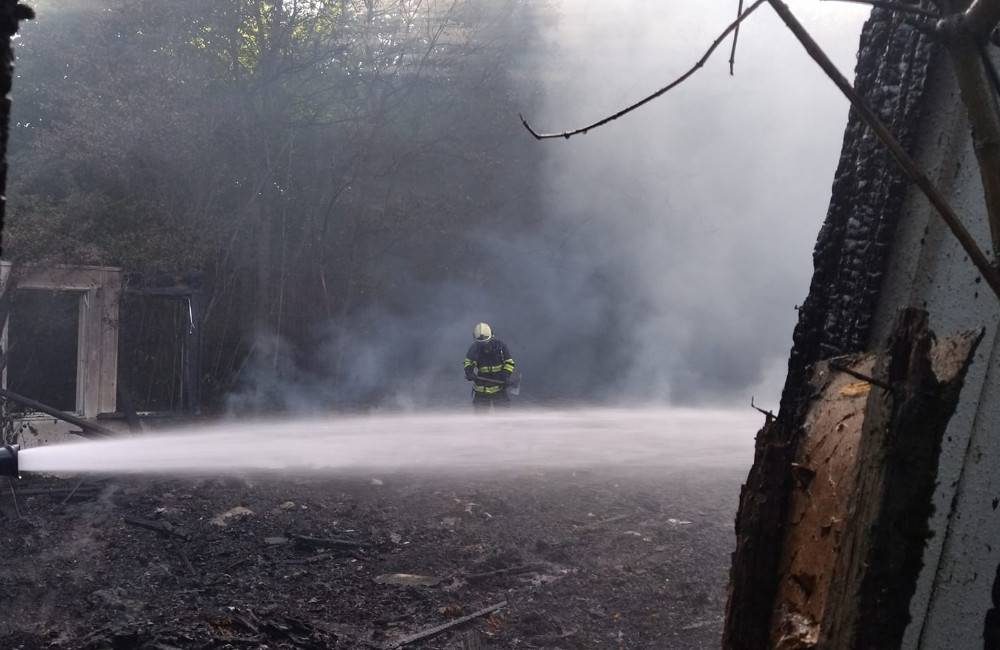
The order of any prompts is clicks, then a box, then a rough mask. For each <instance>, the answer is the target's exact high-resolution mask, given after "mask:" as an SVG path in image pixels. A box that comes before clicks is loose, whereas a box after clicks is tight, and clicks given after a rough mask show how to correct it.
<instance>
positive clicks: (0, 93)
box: [0, 0, 35, 253]
mask: <svg viewBox="0 0 1000 650" xmlns="http://www.w3.org/2000/svg"><path fill="white" fill-rule="evenodd" d="M34 17H35V12H34V11H32V10H31V8H30V7H27V6H25V5H22V4H18V3H17V0H0V253H3V225H4V219H5V218H6V215H7V141H8V139H9V137H10V101H11V100H10V90H11V86H12V85H13V81H14V48H13V46H12V45H11V42H10V41H11V37H13V36H14V34H16V33H17V30H18V27H19V24H20V22H21V21H22V20H31V19H32V18H34Z"/></svg>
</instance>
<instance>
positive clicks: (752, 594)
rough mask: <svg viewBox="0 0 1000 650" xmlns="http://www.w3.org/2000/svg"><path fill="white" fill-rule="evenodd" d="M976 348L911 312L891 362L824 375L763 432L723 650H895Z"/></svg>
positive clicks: (744, 497)
mask: <svg viewBox="0 0 1000 650" xmlns="http://www.w3.org/2000/svg"><path fill="white" fill-rule="evenodd" d="M981 336H982V332H981V331H979V332H973V333H966V334H962V335H958V336H954V337H950V338H947V339H944V340H943V341H941V342H935V340H934V336H933V334H931V332H930V331H929V330H928V329H927V314H926V313H925V312H923V311H918V310H912V309H908V310H904V311H902V312H900V317H899V320H898V322H897V325H896V327H895V329H894V332H893V334H892V336H891V338H890V340H889V342H888V343H887V344H886V347H885V349H884V351H882V352H880V353H878V354H876V355H871V354H867V355H865V354H859V355H853V356H851V357H843V358H839V359H837V360H835V361H831V362H822V363H820V364H817V366H816V367H814V368H813V371H812V374H811V376H810V379H808V380H807V381H805V382H804V383H803V386H802V387H801V394H802V395H804V396H805V397H803V398H802V399H801V400H799V401H798V402H795V403H794V404H793V405H792V406H793V407H794V408H787V407H788V405H787V404H786V408H783V410H782V413H781V414H779V416H778V418H777V419H776V420H775V421H774V422H773V423H771V424H769V425H765V427H764V429H763V430H762V431H761V433H760V434H759V438H758V450H757V458H756V459H755V462H754V468H753V471H752V472H751V475H750V478H749V479H748V481H747V484H746V485H745V486H744V489H743V493H742V494H741V499H740V512H739V516H738V518H737V524H736V530H737V549H736V552H735V554H734V556H733V569H732V574H731V579H730V599H729V604H728V611H727V620H726V629H725V636H724V641H723V643H724V647H726V648H746V649H750V648H754V649H761V648H781V649H782V650H797V649H806V648H814V647H823V648H856V649H858V650H860V649H862V648H896V647H899V644H900V642H901V640H902V635H903V631H904V630H905V627H906V625H907V623H908V618H909V615H908V609H909V602H910V598H911V596H912V595H913V591H914V589H915V585H916V580H917V574H918V573H919V570H920V568H921V561H922V554H923V549H924V544H925V542H926V539H927V537H928V535H929V530H928V520H929V518H930V515H931V511H932V505H931V504H932V496H933V492H934V485H935V480H936V478H937V467H938V457H939V454H940V450H941V439H942V436H943V435H944V431H945V428H946V426H947V424H948V421H949V420H950V418H951V415H952V413H953V412H954V409H955V405H956V404H957V402H958V397H959V392H960V390H961V386H962V382H963V380H964V377H965V373H966V371H967V369H968V366H969V364H970V363H971V360H972V356H973V353H974V352H975V348H976V345H977V344H978V342H979V339H980V338H981ZM868 373H871V374H872V375H874V376H871V375H869V374H868ZM858 377H864V378H866V379H865V380H861V381H859V380H858Z"/></svg>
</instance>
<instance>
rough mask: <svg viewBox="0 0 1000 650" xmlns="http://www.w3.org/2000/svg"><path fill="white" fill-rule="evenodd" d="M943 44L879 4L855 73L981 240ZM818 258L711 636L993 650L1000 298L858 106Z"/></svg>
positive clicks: (968, 140) (998, 625)
mask: <svg viewBox="0 0 1000 650" xmlns="http://www.w3.org/2000/svg"><path fill="white" fill-rule="evenodd" d="M941 50H942V48H940V46H938V45H936V44H935V43H933V42H932V41H931V40H930V38H929V37H928V36H927V35H926V34H925V33H923V32H921V31H919V30H917V29H915V28H914V27H913V26H912V25H911V24H908V23H907V22H906V21H905V20H904V19H903V14H900V13H892V12H889V11H886V10H883V9H875V10H874V11H873V14H872V17H871V19H870V20H869V21H868V23H867V24H866V25H865V28H864V30H863V33H862V38H861V47H860V53H859V58H858V65H857V71H856V72H857V79H856V84H855V87H856V89H857V90H858V92H859V93H860V94H861V95H862V96H863V97H864V99H865V101H866V102H867V104H868V105H869V106H871V107H872V108H873V109H874V110H875V112H876V113H878V114H879V116H880V117H881V119H882V120H883V121H884V122H885V123H886V124H887V125H888V126H889V127H890V128H891V130H892V131H893V133H894V134H895V135H896V137H897V138H898V139H899V140H900V141H901V143H902V144H903V145H904V146H905V147H906V148H907V149H908V150H909V151H910V152H911V153H912V154H913V155H914V157H915V158H916V159H917V160H918V162H919V163H920V165H921V166H922V168H923V169H924V170H925V171H926V172H927V173H928V175H929V176H931V177H932V178H933V179H934V181H935V183H936V184H937V185H938V187H939V188H940V189H941V190H942V191H944V192H945V193H946V195H947V198H948V200H949V202H950V203H951V205H952V206H953V207H954V208H955V209H956V210H957V212H958V213H959V214H960V215H961V217H962V219H963V221H964V223H965V226H966V227H967V228H968V229H969V230H970V231H971V232H972V234H973V235H974V236H975V237H976V239H977V240H978V241H979V242H980V243H981V247H982V248H983V249H984V250H992V245H991V243H990V229H989V224H988V219H987V209H986V205H985V202H984V200H983V185H982V181H981V179H980V175H979V167H978V161H977V157H976V155H975V152H974V149H973V142H972V135H971V133H970V127H969V118H968V115H967V112H966V110H965V108H964V105H963V103H962V100H961V97H960V91H959V87H958V83H957V80H956V75H955V72H954V70H953V69H952V66H951V62H950V61H949V60H948V58H947V57H945V56H943V55H942V53H941ZM987 56H988V57H990V58H991V59H993V62H992V63H993V65H994V66H995V65H996V59H997V58H998V57H997V56H996V48H993V47H989V48H988V53H987ZM814 263H815V272H814V275H813V280H812V284H811V286H810V291H809V296H808V298H807V300H806V301H805V303H804V305H803V306H802V308H801V309H800V311H799V323H798V325H797V327H796V330H795V335H794V345H793V349H792V352H791V357H790V360H789V372H788V377H787V381H786V385H785V389H784V393H783V396H782V403H781V411H780V413H779V415H778V417H777V419H776V420H775V421H773V422H768V423H767V425H766V426H765V427H764V429H762V430H761V432H760V434H758V439H757V448H756V454H755V462H754V467H753V469H752V470H751V472H750V475H749V477H748V479H747V483H746V485H745V486H744V489H743V494H742V495H741V504H740V513H739V516H738V519H737V537H738V547H737V551H736V553H735V554H734V557H733V568H732V574H731V583H730V601H729V606H728V611H727V621H726V632H725V641H724V644H725V646H726V647H728V648H765V647H773V648H779V647H780V648H811V647H836V648H841V647H843V648H865V647H879V648H886V647H905V648H944V647H962V648H972V647H982V646H983V644H984V643H985V647H987V648H996V647H1000V622H998V620H997V618H998V617H997V613H996V610H997V606H998V603H997V602H996V601H995V598H996V594H997V592H998V591H1000V589H998V587H1000V544H997V543H996V542H995V540H996V539H998V538H1000V509H998V503H1000V474H998V473H997V472H996V469H997V467H998V465H1000V440H998V439H997V436H996V435H995V432H996V430H997V428H998V426H1000V390H998V388H1000V386H998V385H997V382H998V379H997V369H998V367H1000V366H998V363H1000V358H998V357H1000V347H998V346H1000V341H998V338H997V333H998V332H997V329H998V322H1000V303H998V301H997V298H996V296H994V295H993V294H992V293H991V291H990V290H989V288H987V287H986V285H985V283H984V282H983V278H982V277H981V276H980V274H979V273H978V272H977V270H976V268H975V267H974V266H973V265H972V264H971V263H970V262H969V260H968V258H967V257H966V255H965V254H964V253H963V251H962V249H961V247H960V245H959V244H958V242H957V241H956V240H955V239H954V237H952V235H951V233H950V232H949V231H948V229H947V228H946V227H945V225H944V224H943V223H942V222H941V221H940V219H939V218H938V216H937V215H936V214H935V213H934V209H933V208H932V207H931V206H930V205H929V204H928V202H927V200H926V198H925V197H924V196H923V195H922V194H921V193H920V192H919V191H918V190H917V189H916V188H914V187H912V186H910V185H908V184H907V183H906V182H905V179H904V177H903V175H902V173H901V172H900V171H899V169H898V167H897V166H896V164H895V163H894V161H893V160H892V159H891V158H890V155H889V153H888V151H887V150H886V149H885V148H884V147H883V146H882V144H881V143H880V142H879V141H878V140H876V139H875V137H874V136H873V135H872V133H871V132H870V130H869V129H868V128H867V127H865V126H864V124H863V123H862V122H861V120H860V119H859V118H858V116H857V114H856V113H855V112H853V111H852V113H851V116H850V119H849V123H848V126H847V130H846V133H845V138H844V145H843V151H842V154H841V161H840V165H839V167H838V170H837V174H836V178H835V180H834V184H833V196H832V200H831V204H830V209H829V212H828V214H827V218H826V221H825V223H824V225H823V228H822V230H821V232H820V234H819V238H818V241H817V244H816V250H815V253H814ZM901 309H902V310H905V311H903V312H902V314H901V315H900V310H901ZM931 332H934V333H936V334H937V335H938V337H937V339H935V337H934V334H932V333H931ZM946 337H947V338H946ZM980 337H981V338H980Z"/></svg>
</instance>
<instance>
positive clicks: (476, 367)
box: [464, 338, 514, 395]
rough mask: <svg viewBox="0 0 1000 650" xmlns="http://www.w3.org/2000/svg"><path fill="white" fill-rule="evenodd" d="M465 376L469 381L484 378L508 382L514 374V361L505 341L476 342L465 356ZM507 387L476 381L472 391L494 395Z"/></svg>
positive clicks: (495, 339)
mask: <svg viewBox="0 0 1000 650" xmlns="http://www.w3.org/2000/svg"><path fill="white" fill-rule="evenodd" d="M464 363H465V376H466V378H468V379H473V378H474V377H482V378H484V379H493V380H499V381H503V382H506V381H507V380H508V379H510V374H511V373H512V372H514V359H513V357H511V356H510V351H509V350H508V349H507V346H506V344H504V342H503V341H501V340H499V339H497V338H492V339H490V340H489V341H483V342H479V341H477V342H475V343H473V344H472V347H470V348H469V351H468V352H467V353H466V355H465V362H464ZM504 388H505V386H503V385H501V384H493V383H490V382H480V381H475V380H474V383H473V385H472V390H474V391H475V392H477V393H481V394H483V395H493V394H495V393H499V392H500V391H502V390H504Z"/></svg>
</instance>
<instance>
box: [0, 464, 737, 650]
mask: <svg viewBox="0 0 1000 650" xmlns="http://www.w3.org/2000/svg"><path fill="white" fill-rule="evenodd" d="M744 477H745V471H744V470H736V469H732V470H726V471H718V470H712V471H710V472H709V471H699V470H697V469H689V470H683V471H678V470H676V469H672V470H659V471H653V470H643V471H636V470H628V471H626V470H586V471H576V472H571V471H568V470H562V471H558V472H540V471H539V472H524V473H521V474H517V475H507V476H496V475H494V476H466V477H450V478H449V477H430V476H400V475H388V476H372V475H365V476H355V477H350V478H338V479H329V478H324V479H316V478H310V479H299V480H291V479H287V478H284V479H277V478H274V479H272V478H266V477H265V478H260V477H256V478H250V479H235V478H228V479H211V480H193V479H160V478H156V479H148V478H146V479H136V478H125V479H123V478H115V479H100V480H98V479H89V480H87V481H86V482H84V483H83V485H82V487H81V488H80V490H78V491H77V492H76V494H73V495H72V498H70V499H69V500H66V497H67V491H68V490H70V489H72V488H73V487H74V486H76V485H77V481H75V480H57V479H51V478H29V479H25V480H21V481H19V482H17V483H15V487H16V489H18V490H19V491H20V495H19V497H18V499H17V506H18V507H17V511H15V508H14V507H13V506H14V504H13V500H12V498H11V496H10V494H9V490H8V489H7V486H6V485H4V484H2V483H0V487H2V488H4V489H3V491H2V492H3V496H2V498H0V509H2V512H3V518H2V519H0V548H2V554H3V563H2V568H0V612H2V614H0V648H5V649H6V648H11V649H13V648H25V649H31V648H86V649H91V648H92V649H98V648H102V649H103V648H155V649H157V650H168V649H170V648H386V647H393V643H394V642H395V641H398V640H400V639H402V638H404V637H406V636H408V635H410V634H413V633H415V632H418V631H420V630H423V629H425V628H429V627H433V626H435V625H438V624H442V623H447V622H449V621H454V620H456V619H458V618H459V617H462V616H464V615H468V614H471V613H473V612H476V611H477V610H480V609H482V608H484V607H487V606H489V605H492V604H494V603H499V602H502V601H507V603H508V604H507V606H506V607H504V608H502V609H500V610H498V611H496V612H494V613H492V614H490V615H487V616H482V617H480V618H477V619H475V620H474V621H472V622H469V623H467V624H464V625H461V626H457V627H455V628H452V629H450V630H448V631H445V632H443V633H441V634H440V635H438V636H435V637H433V638H430V639H427V640H423V641H420V642H419V643H415V644H413V645H412V646H408V647H414V648H427V649H431V648H477V647H482V648H564V649H570V648H714V647H718V645H719V641H720V637H721V624H722V613H723V609H724V605H725V588H726V581H727V575H728V569H729V554H730V552H731V551H732V548H733V545H734V544H733V533H732V530H733V523H732V522H733V516H734V513H735V509H736V505H737V498H738V494H739V485H740V482H741V480H742V479H743V478H744ZM47 490H53V492H51V493H45V492H46V491H47ZM234 508H245V509H247V510H246V511H244V510H241V509H237V510H235V511H234V510H233V509H234ZM18 511H19V513H20V514H18ZM227 512H229V513H230V514H229V516H226V515H225V514H224V513H227ZM130 519H131V523H130ZM213 520H214V521H213ZM144 526H145V527H144ZM157 527H160V528H161V530H155V528H157ZM297 536H301V537H297ZM302 537H304V538H309V539H302ZM355 544H357V545H356V546H355ZM397 573H398V574H416V575H418V576H423V577H425V578H426V579H420V581H421V582H429V583H432V584H418V585H414V584H409V585H406V584H404V585H400V584H393V583H392V580H393V579H390V581H389V582H385V580H386V579H385V578H384V577H382V578H380V576H385V575H387V574H397ZM407 579H409V580H417V579H416V578H402V579H399V578H397V579H396V580H404V581H405V580H407Z"/></svg>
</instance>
